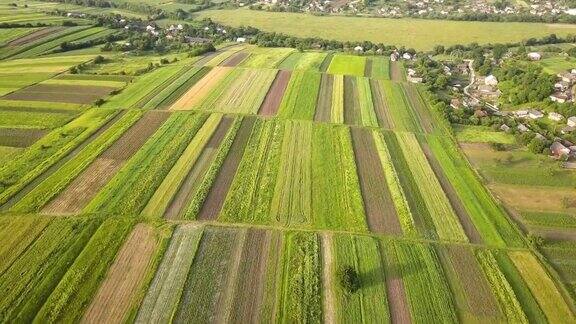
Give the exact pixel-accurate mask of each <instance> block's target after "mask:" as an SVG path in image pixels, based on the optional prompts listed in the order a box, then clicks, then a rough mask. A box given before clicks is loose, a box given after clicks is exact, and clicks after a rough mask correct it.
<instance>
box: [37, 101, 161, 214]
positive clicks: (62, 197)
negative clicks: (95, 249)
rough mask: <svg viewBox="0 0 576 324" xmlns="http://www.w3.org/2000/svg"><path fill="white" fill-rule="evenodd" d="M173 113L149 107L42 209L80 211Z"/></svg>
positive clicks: (50, 211)
mask: <svg viewBox="0 0 576 324" xmlns="http://www.w3.org/2000/svg"><path fill="white" fill-rule="evenodd" d="M169 115H170V114H169V113H165V112H156V111H150V112H147V113H146V114H145V115H144V116H143V117H142V118H140V120H138V121H137V122H136V123H135V124H134V125H132V127H130V128H129V129H128V130H127V131H126V133H124V134H123V135H122V136H121V137H120V138H119V139H118V140H117V141H116V142H115V143H114V144H112V146H110V147H109V148H108V149H107V150H106V151H104V152H103V153H102V154H101V155H100V156H99V157H98V158H96V160H94V162H92V164H90V166H89V167H88V168H86V170H84V171H83V172H82V173H81V174H80V175H79V176H78V177H76V179H74V181H72V182H71V183H70V184H69V185H68V186H67V187H66V189H64V191H62V192H61V193H60V194H59V195H58V196H57V197H56V198H55V199H54V200H53V201H52V202H50V203H49V204H48V205H46V207H44V208H43V209H42V213H47V214H70V213H75V212H80V211H81V210H82V209H83V208H84V207H85V206H86V205H87V204H88V203H89V202H90V201H91V200H92V198H94V196H96V194H97V193H98V192H99V191H100V190H101V189H102V188H103V187H104V186H105V185H106V184H107V183H108V181H110V179H112V178H113V177H114V175H115V174H116V173H117V172H118V171H119V170H120V169H121V168H122V166H124V164H125V163H126V161H128V159H129V158H130V157H131V156H132V155H134V154H135V153H136V152H137V151H138V149H140V148H141V147H142V145H144V143H145V142H146V141H147V140H148V138H149V137H150V136H152V134H153V133H154V132H155V131H156V130H157V129H158V128H159V127H160V126H161V125H162V123H164V121H166V119H167V118H168V116H169Z"/></svg>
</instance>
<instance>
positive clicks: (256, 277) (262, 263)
mask: <svg viewBox="0 0 576 324" xmlns="http://www.w3.org/2000/svg"><path fill="white" fill-rule="evenodd" d="M271 239H272V233H271V232H270V231H266V230H260V229H250V230H248V234H247V237H246V241H245V243H244V249H243V251H242V256H241V260H242V263H241V265H240V268H239V271H238V280H237V281H236V289H235V297H234V303H233V307H232V312H231V314H230V318H229V321H231V322H233V323H258V322H260V308H261V307H260V306H261V304H262V298H263V296H264V287H265V285H266V270H267V265H268V255H269V251H270V242H271Z"/></svg>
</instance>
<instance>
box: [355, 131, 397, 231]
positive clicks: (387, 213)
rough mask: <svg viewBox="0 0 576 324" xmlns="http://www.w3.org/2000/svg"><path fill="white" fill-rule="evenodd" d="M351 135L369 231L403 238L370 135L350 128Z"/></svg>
mask: <svg viewBox="0 0 576 324" xmlns="http://www.w3.org/2000/svg"><path fill="white" fill-rule="evenodd" d="M351 133H352V143H353V147H354V155H355V157H356V164H357V166H358V177H359V179H360V188H361V191H362V197H363V198H364V199H363V200H364V209H365V211H366V222H367V223H368V227H369V228H370V230H371V231H372V232H375V233H385V234H389V235H402V228H401V227H400V222H399V220H398V214H397V212H396V209H395V208H394V202H393V200H392V196H391V194H390V191H389V189H388V186H387V185H386V183H387V182H386V178H385V175H384V171H383V170H382V165H381V162H380V158H379V156H378V152H377V149H376V144H375V143H374V137H373V136H372V132H371V131H370V130H365V129H362V128H352V129H351Z"/></svg>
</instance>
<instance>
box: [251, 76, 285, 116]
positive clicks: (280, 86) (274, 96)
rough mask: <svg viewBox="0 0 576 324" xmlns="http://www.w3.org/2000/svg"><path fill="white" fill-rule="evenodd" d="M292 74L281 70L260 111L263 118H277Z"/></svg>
mask: <svg viewBox="0 0 576 324" xmlns="http://www.w3.org/2000/svg"><path fill="white" fill-rule="evenodd" d="M291 75H292V73H291V72H290V71H286V70H280V71H278V73H277V74H276V77H275V78H274V82H273V83H272V86H270V88H269V89H268V93H267V94H266V97H265V98H264V101H263V102H262V105H261V106H260V109H259V110H258V114H259V115H261V116H275V115H276V114H277V113H278V109H279V108H280V103H281V102H282V98H283V97H284V93H285V91H286V88H287V87H288V82H289V81H290V77H291Z"/></svg>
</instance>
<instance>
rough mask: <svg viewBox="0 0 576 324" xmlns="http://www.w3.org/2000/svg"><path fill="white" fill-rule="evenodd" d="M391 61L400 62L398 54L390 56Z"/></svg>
mask: <svg viewBox="0 0 576 324" xmlns="http://www.w3.org/2000/svg"><path fill="white" fill-rule="evenodd" d="M390 61H392V62H396V61H398V54H397V53H392V54H390Z"/></svg>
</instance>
